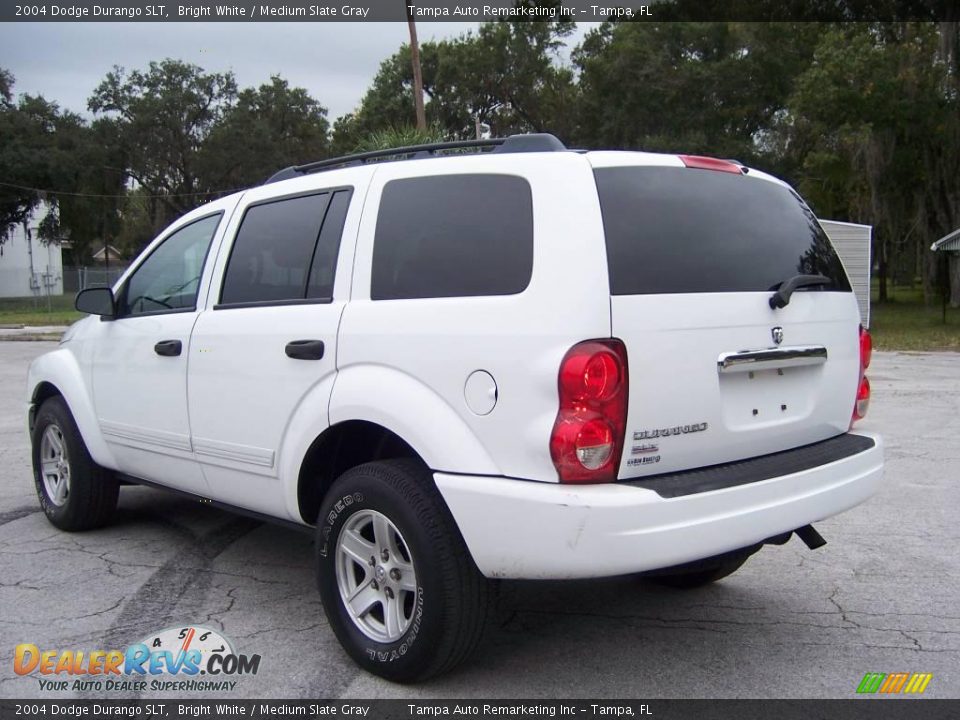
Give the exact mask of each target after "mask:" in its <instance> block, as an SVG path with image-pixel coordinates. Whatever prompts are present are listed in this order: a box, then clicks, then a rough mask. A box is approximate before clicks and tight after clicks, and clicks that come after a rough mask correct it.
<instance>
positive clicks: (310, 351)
mask: <svg viewBox="0 0 960 720" xmlns="http://www.w3.org/2000/svg"><path fill="white" fill-rule="evenodd" d="M284 351H285V352H286V353H287V357H289V358H293V359H294V360H319V359H320V358H322V357H323V340H291V341H290V342H288V343H287V347H286V348H284Z"/></svg>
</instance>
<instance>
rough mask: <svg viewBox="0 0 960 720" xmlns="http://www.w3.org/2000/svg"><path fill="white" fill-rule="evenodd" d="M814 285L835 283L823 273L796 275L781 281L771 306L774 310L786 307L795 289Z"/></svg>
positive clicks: (772, 297)
mask: <svg viewBox="0 0 960 720" xmlns="http://www.w3.org/2000/svg"><path fill="white" fill-rule="evenodd" d="M813 285H833V280H831V279H830V278H828V277H824V276H823V275H794V276H793V277H792V278H788V279H787V280H784V281H783V282H782V283H780V286H779V287H778V288H777V291H776V292H775V293H774V294H773V295H771V296H770V307H771V308H773V309H774V310H776V309H777V308H782V307H786V306H787V303H788V302H790V296H791V295H793V291H794V290H796V289H797V288H802V287H810V286H813ZM771 289H772V288H771Z"/></svg>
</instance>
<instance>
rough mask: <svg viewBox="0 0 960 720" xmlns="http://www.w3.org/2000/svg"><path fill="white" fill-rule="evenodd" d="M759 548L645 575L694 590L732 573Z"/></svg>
mask: <svg viewBox="0 0 960 720" xmlns="http://www.w3.org/2000/svg"><path fill="white" fill-rule="evenodd" d="M759 549H760V546H759V545H758V546H756V547H755V548H746V549H744V550H735V551H734V552H730V553H724V554H723V555H715V556H713V557H708V558H704V559H703V560H695V561H694V562H691V563H686V564H684V565H677V566H675V567H672V568H664V569H663V570H655V571H653V572H651V573H649V574H645V575H644V576H643V577H644V578H645V579H647V580H649V581H650V582H653V583H655V584H657V585H663V586H665V587H670V588H676V589H679V590H693V589H695V588H699V587H703V586H704V585H709V584H710V583H713V582H716V581H717V580H722V579H723V578H725V577H727V576H728V575H732V574H733V573H735V572H736V571H737V570H739V569H740V568H741V567H743V564H744V563H745V562H746V561H747V560H748V559H749V558H750V556H751V555H753V553H755V552H756V551H757V550H759Z"/></svg>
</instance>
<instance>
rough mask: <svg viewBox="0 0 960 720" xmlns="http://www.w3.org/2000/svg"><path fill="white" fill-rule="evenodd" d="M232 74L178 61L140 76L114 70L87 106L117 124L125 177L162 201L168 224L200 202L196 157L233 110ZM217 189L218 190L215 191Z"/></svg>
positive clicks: (136, 72)
mask: <svg viewBox="0 0 960 720" xmlns="http://www.w3.org/2000/svg"><path fill="white" fill-rule="evenodd" d="M236 95H237V85H236V82H235V80H234V78H233V74H232V73H206V72H204V71H203V69H202V68H200V67H197V66H196V65H191V64H189V63H184V62H181V61H178V60H170V59H167V60H163V61H162V62H151V63H150V66H149V68H148V69H147V70H146V71H145V72H141V71H139V70H134V71H133V72H131V73H129V74H127V73H126V71H125V70H124V69H123V68H120V67H115V68H114V69H113V71H112V72H110V73H108V74H107V77H106V78H105V79H104V81H103V82H101V83H100V85H99V86H98V87H97V88H96V90H95V91H94V94H93V96H92V97H91V98H90V100H89V103H88V106H89V108H90V110H91V111H92V112H94V113H100V114H103V115H105V116H106V117H108V118H111V119H112V120H114V121H115V122H116V126H117V132H118V138H119V142H120V144H121V145H122V147H123V149H124V152H125V154H126V157H127V166H126V168H125V170H126V173H127V174H128V175H129V176H130V177H131V178H132V179H133V180H134V181H135V182H136V183H137V184H138V185H139V186H141V187H143V188H145V189H146V190H147V191H148V193H149V194H151V195H156V196H159V197H160V198H161V203H162V205H163V207H164V209H165V211H166V212H165V216H166V217H165V219H172V218H173V217H175V216H177V215H180V214H182V213H184V212H186V211H187V210H190V209H191V208H192V207H194V206H195V205H197V204H198V203H199V202H200V201H202V200H203V199H204V198H205V195H206V192H207V191H208V190H210V188H206V187H201V182H200V177H199V165H200V159H199V156H200V153H201V148H202V146H203V143H204V141H205V140H206V139H207V136H208V135H209V134H210V132H211V130H212V129H213V127H214V126H215V125H216V124H217V123H218V122H219V121H220V120H221V119H222V118H223V116H224V114H225V113H226V112H227V110H228V109H229V108H230V107H231V106H232V104H233V102H234V100H235V98H236ZM218 189H219V188H218Z"/></svg>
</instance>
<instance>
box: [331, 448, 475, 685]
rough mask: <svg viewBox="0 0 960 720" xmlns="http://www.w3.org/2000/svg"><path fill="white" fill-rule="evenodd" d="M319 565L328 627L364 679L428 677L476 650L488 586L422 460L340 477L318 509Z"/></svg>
mask: <svg viewBox="0 0 960 720" xmlns="http://www.w3.org/2000/svg"><path fill="white" fill-rule="evenodd" d="M383 550H386V553H384V552H383ZM367 553H369V554H370V557H371V558H372V563H373V564H371V560H370V559H368V558H367ZM316 559H317V584H318V586H319V589H320V597H321V600H322V601H323V608H324V612H325V613H326V615H327V619H328V620H329V622H330V626H331V627H332V628H333V632H334V633H335V634H336V636H337V639H338V640H339V641H340V644H341V645H342V646H343V648H344V650H346V652H347V654H348V655H350V657H351V658H353V660H354V661H355V662H356V663H357V664H358V665H359V666H360V667H362V668H363V669H365V670H367V671H368V672H371V673H373V674H374V675H379V676H380V677H383V678H386V679H387V680H392V681H395V682H416V681H421V680H426V679H427V678H430V677H434V676H436V675H440V674H443V673H445V672H449V671H450V670H452V669H453V668H454V667H456V666H457V665H458V664H460V663H461V662H463V660H465V659H466V658H467V656H468V655H469V654H470V653H471V652H472V651H473V649H474V648H475V647H476V645H477V644H478V643H479V641H480V638H481V635H482V634H483V628H484V624H485V621H486V616H487V609H488V607H489V604H490V600H489V595H490V588H489V584H488V582H487V580H486V579H485V578H484V577H483V576H482V575H481V574H480V573H479V571H478V570H477V568H476V565H474V563H473V560H472V558H471V557H470V555H469V553H468V551H467V548H466V546H465V544H464V542H463V538H462V537H461V535H460V531H459V530H458V529H457V526H456V523H455V521H454V519H453V517H452V516H451V515H450V512H449V510H448V509H447V507H446V504H445V503H444V501H443V498H442V497H441V496H440V493H439V492H438V491H437V489H436V486H435V485H434V483H433V478H431V477H430V474H429V472H428V471H427V470H426V469H425V468H424V467H423V465H422V464H420V463H419V462H416V461H414V460H407V459H403V460H388V461H381V462H373V463H368V464H366V465H360V466H358V467H355V468H353V469H351V470H348V471H347V472H345V473H344V474H343V475H341V476H340V478H338V479H337V481H336V482H335V483H334V484H333V486H332V487H331V489H330V491H329V492H328V493H327V495H326V497H325V498H324V501H323V503H322V504H321V508H320V515H319V519H318V522H317V546H316ZM361 561H362V562H361ZM350 597H352V598H353V608H354V609H350V608H349V607H348V604H347V598H350Z"/></svg>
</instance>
